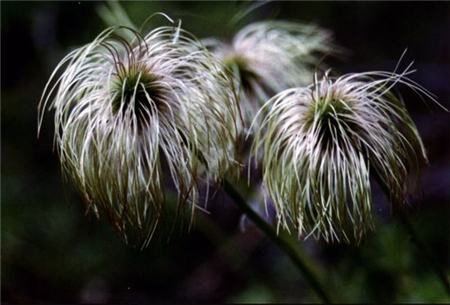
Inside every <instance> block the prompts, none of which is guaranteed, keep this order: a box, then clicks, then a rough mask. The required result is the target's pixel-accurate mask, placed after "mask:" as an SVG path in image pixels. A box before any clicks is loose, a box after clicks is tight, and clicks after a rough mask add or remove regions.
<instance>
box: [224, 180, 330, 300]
mask: <svg viewBox="0 0 450 305" xmlns="http://www.w3.org/2000/svg"><path fill="white" fill-rule="evenodd" d="M222 188H223V190H224V191H225V192H226V193H227V194H228V196H230V197H231V198H232V199H233V201H234V202H235V203H236V204H237V205H238V206H239V208H240V209H241V210H242V211H243V212H244V213H245V215H246V216H247V217H248V218H249V219H250V220H252V221H253V223H254V224H255V225H256V226H257V227H258V228H259V229H260V230H261V231H262V232H263V233H264V234H265V235H266V236H267V237H268V238H269V239H270V240H271V241H273V242H274V243H275V244H276V245H277V246H278V247H280V249H281V250H282V251H283V252H284V253H285V254H286V255H287V256H288V257H289V258H290V259H291V261H292V262H293V263H294V265H295V266H296V267H297V268H298V269H299V271H300V272H301V273H302V274H303V276H304V277H305V280H306V281H307V282H308V283H309V285H310V286H311V288H313V289H314V291H315V292H316V294H317V295H318V296H319V298H320V299H321V300H322V301H323V302H324V303H331V300H330V297H329V296H328V294H327V293H326V292H325V289H324V288H323V287H322V285H321V283H320V282H319V280H318V279H317V277H316V275H315V274H314V273H313V272H312V270H310V268H309V267H308V266H307V264H306V263H305V262H304V261H303V260H302V258H301V257H300V255H299V253H298V252H297V251H296V250H295V248H294V247H292V245H291V244H290V243H289V242H288V241H287V240H286V239H284V238H283V237H281V236H279V235H278V234H277V233H276V232H275V230H274V229H273V227H272V226H271V225H269V224H268V223H267V222H266V221H265V220H264V219H262V218H261V217H260V216H259V215H258V214H257V213H256V212H255V211H253V209H252V208H251V207H250V206H249V205H248V204H247V202H246V201H245V199H244V198H242V196H241V195H240V194H239V192H238V191H237V190H236V189H235V188H234V187H233V186H232V185H231V184H230V183H229V182H228V181H227V180H224V181H223V182H222Z"/></svg>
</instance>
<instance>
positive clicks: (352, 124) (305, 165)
mask: <svg viewBox="0 0 450 305" xmlns="http://www.w3.org/2000/svg"><path fill="white" fill-rule="evenodd" d="M408 68H409V67H408ZM411 72H412V71H409V70H408V69H406V70H405V71H404V72H403V73H401V74H396V73H389V72H367V73H356V74H347V75H344V76H341V77H339V78H336V79H333V78H330V77H328V75H327V74H326V75H325V76H324V77H323V79H321V80H315V82H314V83H313V84H312V85H310V86H308V87H304V88H294V89H289V90H285V91H283V92H281V93H279V94H278V95H276V96H275V97H273V98H272V99H270V100H269V101H268V102H267V104H266V105H265V106H264V107H269V108H270V111H269V113H268V114H267V116H266V117H265V118H264V121H263V130H259V131H258V132H257V135H256V139H255V144H254V147H253V153H254V154H257V153H258V151H259V148H262V149H261V151H260V152H262V154H263V176H264V178H263V179H264V183H265V185H266V187H267V189H268V192H269V194H270V197H271V198H272V200H273V202H274V204H275V207H276V210H277V217H278V225H279V226H282V227H284V228H285V229H288V230H289V228H290V227H291V226H293V227H294V228H295V229H296V230H297V233H298V235H299V237H300V236H305V234H306V237H308V236H310V235H313V236H315V237H316V238H318V237H323V238H324V239H325V240H326V241H341V240H343V241H346V242H350V241H351V240H356V241H359V240H360V239H361V237H362V236H363V235H364V233H365V232H366V231H367V230H368V229H369V228H371V227H372V221H371V206H372V202H371V201H372V199H371V186H370V179H369V176H370V174H372V175H374V174H375V175H377V176H378V177H379V180H380V181H381V183H383V184H385V185H386V186H388V187H389V191H390V194H389V195H390V196H391V199H392V201H393V202H395V203H403V202H405V200H406V198H407V195H408V191H409V190H410V187H411V185H410V184H409V183H408V179H407V178H408V176H410V175H413V176H414V175H415V176H416V177H418V173H419V169H420V168H421V166H423V165H424V164H425V163H426V162H427V157H426V154H425V149H424V146H423V144H422V141H421V139H420V136H419V134H418V131H417V129H416V127H415V125H414V123H413V121H412V120H411V117H410V116H409V114H408V112H407V110H406V108H405V105H404V103H403V102H402V100H401V98H400V97H398V96H396V95H394V94H393V93H392V90H391V89H392V87H393V86H394V85H395V84H398V83H401V84H404V85H406V86H408V87H410V88H412V89H413V90H414V91H416V92H419V93H422V94H424V95H426V96H428V97H430V98H432V97H431V96H430V95H429V93H428V92H427V91H425V90H424V89H423V88H422V87H420V86H419V85H417V84H416V83H414V82H413V81H412V80H410V79H409V78H407V77H406V75H408V74H409V73H411Z"/></svg>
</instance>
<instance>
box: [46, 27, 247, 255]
mask: <svg viewBox="0 0 450 305" xmlns="http://www.w3.org/2000/svg"><path fill="white" fill-rule="evenodd" d="M118 30H121V31H123V30H124V28H123V27H113V28H108V29H107V30H105V31H104V32H102V33H101V34H100V35H99V36H98V37H97V38H95V39H94V41H93V42H91V43H89V44H87V45H85V46H83V47H81V48H78V49H76V50H74V51H72V52H71V53H70V54H68V55H67V56H66V57H65V58H64V59H63V60H62V61H61V63H60V64H59V65H58V66H57V68H56V69H55V72H54V73H53V74H52V76H51V77H50V80H49V82H48V84H47V86H46V88H45V90H44V93H43V97H42V99H41V102H40V105H39V127H40V126H41V123H42V117H43V114H44V110H46V109H48V108H52V109H54V111H55V143H56V147H57V150H58V153H59V158H60V163H61V167H62V171H63V173H64V174H65V175H66V176H67V177H68V178H69V179H70V180H72V182H74V184H75V186H76V187H77V188H78V189H79V190H80V192H81V193H82V194H83V196H84V197H85V198H86V201H87V204H88V208H89V209H91V210H94V211H95V212H96V213H97V214H100V215H101V214H105V215H107V216H108V218H109V219H110V221H111V222H112V224H113V225H114V226H115V228H116V229H117V230H118V231H119V232H120V233H121V234H122V235H123V237H124V239H125V240H126V241H130V240H131V239H136V240H137V243H139V244H140V245H141V246H143V247H144V246H146V245H147V244H148V241H149V240H150V237H151V236H152V234H153V232H154V230H155V228H156V226H157V224H158V223H159V222H161V217H162V216H163V215H164V214H166V213H167V212H168V210H169V208H168V207H167V206H166V204H165V190H164V187H165V186H166V184H167V178H171V180H172V183H173V184H174V185H175V187H176V190H177V192H178V203H179V206H178V210H184V209H185V208H186V207H187V206H190V208H191V211H192V213H193V212H194V209H195V207H197V204H198V186H199V184H200V183H202V182H206V183H208V181H209V180H211V179H212V180H216V179H219V178H220V177H221V176H222V175H223V174H224V173H225V171H227V170H228V168H229V167H230V165H231V163H232V162H234V143H235V137H236V128H237V127H236V124H238V123H237V122H238V121H239V105H238V103H237V97H236V94H235V92H234V91H233V86H232V83H231V81H230V79H229V78H228V76H227V75H226V74H225V73H224V72H223V68H222V66H221V65H220V64H219V63H218V61H217V60H216V59H214V58H213V57H212V56H211V55H210V53H209V52H208V51H207V50H206V49H205V48H204V47H203V46H202V45H201V44H200V43H199V41H198V40H196V39H195V38H194V37H192V36H191V35H190V34H189V33H187V32H185V31H183V30H182V29H180V28H179V27H171V26H168V27H160V28H157V29H155V30H153V31H151V32H150V33H148V34H147V35H145V36H141V35H140V34H139V33H137V32H135V31H133V30H131V29H127V30H128V31H129V32H130V33H132V35H126V37H127V38H123V37H121V36H119V35H118V34H117V31H118ZM129 37H132V38H131V39H130V38H129ZM57 73H60V74H61V75H60V76H56V75H57ZM205 164H207V167H208V170H206V166H205ZM166 168H168V170H165V169H166ZM169 180H170V179H169Z"/></svg>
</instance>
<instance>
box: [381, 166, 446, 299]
mask: <svg viewBox="0 0 450 305" xmlns="http://www.w3.org/2000/svg"><path fill="white" fill-rule="evenodd" d="M373 172H374V173H376V171H375V170H373ZM374 177H375V180H376V181H377V183H378V185H379V186H380V187H381V189H382V190H383V192H384V194H385V195H386V196H387V198H390V192H389V188H388V187H387V185H386V184H385V183H384V182H383V180H381V178H380V176H379V175H378V174H375V175H374ZM393 207H394V208H393V211H394V213H395V215H397V216H398V217H399V218H400V223H401V224H402V225H403V227H404V228H405V230H406V231H407V232H408V234H409V235H410V236H411V241H412V242H413V243H414V244H415V245H416V247H417V249H418V250H419V251H420V252H421V253H422V255H423V257H424V258H425V259H426V260H427V261H428V263H429V264H430V265H431V266H432V267H433V268H434V271H435V272H436V274H437V275H438V277H439V278H440V280H441V282H442V285H444V288H445V289H446V291H447V294H448V295H450V284H449V281H448V278H447V275H446V274H445V272H444V270H443V269H442V267H441V265H440V264H439V262H438V261H437V259H436V258H435V257H434V256H433V255H432V254H431V251H430V250H429V247H428V245H427V244H426V243H425V242H424V241H423V240H422V239H421V238H420V237H419V235H418V234H417V232H416V230H415V229H414V226H413V224H412V223H411V221H410V220H409V217H408V214H407V213H406V212H405V211H403V209H402V208H401V207H400V204H399V203H398V202H394V204H393Z"/></svg>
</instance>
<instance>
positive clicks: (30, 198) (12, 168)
mask: <svg viewBox="0 0 450 305" xmlns="http://www.w3.org/2000/svg"><path fill="white" fill-rule="evenodd" d="M99 5H101V3H100V2H32V3H31V2H2V3H1V42H2V48H1V76H2V77H1V99H2V106H3V107H2V108H3V109H2V110H3V111H2V117H1V132H2V134H1V139H2V143H1V144H2V145H1V153H2V160H1V165H2V168H1V178H2V179H1V201H2V219H1V220H2V221H1V233H2V236H1V240H2V242H1V247H2V255H1V261H2V270H1V271H2V272H1V280H2V289H1V292H2V301H6V302H9V303H40V302H45V303H85V302H86V303H89V302H94V303H104V302H106V303H143V302H149V301H151V302H175V301H176V302H185V301H196V302H199V301H210V302H211V301H213V302H314V301H317V299H316V296H315V295H314V293H313V291H312V290H311V289H310V288H309V287H308V286H307V284H306V283H305V282H304V280H303V278H302V276H301V275H300V274H299V273H298V272H297V270H296V269H295V268H293V265H292V264H291V262H290V261H289V260H288V258H287V257H285V255H284V254H282V253H281V252H280V251H279V250H278V248H276V247H275V246H274V245H273V244H271V243H270V242H269V241H268V240H267V239H265V238H264V237H263V236H262V235H261V234H260V232H259V231H258V230H257V229H256V228H254V227H252V226H251V225H248V226H247V229H246V230H245V231H244V232H242V231H241V229H240V227H239V222H240V217H241V215H240V211H239V210H237V208H236V207H235V205H233V204H230V203H229V199H228V198H227V197H226V195H224V194H222V193H220V192H219V193H218V194H217V195H216V196H215V197H214V199H213V200H212V201H211V202H210V204H209V206H208V207H209V209H210V214H209V215H205V214H201V213H198V215H197V216H198V217H197V221H196V223H195V225H194V227H193V228H192V230H191V231H190V232H189V233H180V234H176V235H173V236H172V237H171V239H170V240H167V239H165V238H161V237H160V238H157V239H155V240H154V241H153V242H152V244H151V246H150V247H149V248H148V249H146V250H144V251H142V252H140V251H138V250H135V249H133V248H129V247H127V246H126V245H124V244H123V243H122V241H121V240H120V238H119V237H118V235H117V234H115V232H113V231H112V229H111V227H110V226H109V224H108V223H107V222H106V221H103V220H102V221H97V220H96V219H95V218H94V217H93V216H92V215H88V216H85V215H84V212H85V211H84V207H83V205H82V204H81V198H80V196H79V195H78V194H77V193H76V192H75V191H74V190H73V189H72V188H71V186H70V185H69V184H64V183H63V182H62V179H61V175H60V171H59V164H58V160H57V156H56V153H55V152H53V151H52V134H53V129H52V128H53V122H52V120H51V118H50V116H48V117H47V119H46V120H44V126H43V132H42V134H41V136H40V139H37V138H36V125H37V123H36V107H37V103H38V101H39V98H40V94H41V92H42V90H43V87H44V85H45V83H46V81H47V79H48V77H49V75H50V73H51V71H52V70H53V68H54V67H55V66H56V64H57V63H58V62H59V60H61V58H62V57H63V56H64V55H65V54H66V53H67V52H68V51H69V50H70V49H72V48H73V47H76V46H79V45H81V44H84V43H86V42H88V41H90V40H92V39H93V38H94V37H95V36H96V35H97V34H98V33H99V32H100V31H101V30H102V29H103V28H104V27H105V25H104V23H103V22H102V20H101V19H100V18H99V16H98V14H97V9H98V6H99ZM247 6H248V3H247V4H245V3H236V2H125V3H123V7H124V8H125V10H126V11H127V13H128V14H129V15H130V16H131V18H132V19H133V21H135V23H136V24H138V25H139V24H140V23H141V22H143V21H144V20H145V19H146V18H147V17H148V16H149V15H150V14H152V13H154V12H157V11H162V12H165V13H167V14H168V15H170V16H172V17H173V18H182V20H183V27H184V28H186V29H188V30H190V31H192V32H193V33H195V34H196V35H197V36H198V37H200V38H204V37H208V36H212V35H214V36H218V37H222V38H224V39H229V38H231V37H232V35H233V33H234V32H235V31H237V30H238V29H239V28H240V27H242V25H244V24H247V23H249V22H251V21H254V20H260V19H267V18H276V19H287V20H298V21H303V22H308V21H311V22H315V23H317V24H319V25H321V26H323V27H325V28H328V29H330V30H332V31H333V32H334V34H335V35H334V37H335V40H336V41H337V42H338V43H339V44H340V45H342V46H343V47H345V48H346V49H348V50H349V53H348V54H347V55H346V56H345V57H344V58H340V59H336V58H330V59H327V63H328V64H329V65H330V66H331V67H333V69H334V71H335V72H340V73H346V72H362V71H366V70H393V69H394V67H395V65H396V62H397V60H398V59H399V57H400V55H401V53H402V52H403V50H404V49H405V48H406V47H408V52H407V54H406V60H405V63H407V62H409V61H411V60H413V59H415V65H414V66H415V67H416V68H417V69H418V71H417V73H415V74H414V75H413V76H412V79H414V80H415V81H417V82H419V83H420V84H422V85H423V86H424V87H425V88H427V89H429V90H430V91H432V92H433V93H435V94H436V95H437V96H438V101H439V102H440V103H442V104H443V105H444V106H445V107H447V108H450V55H449V54H450V16H449V12H450V4H449V3H448V2H441V3H431V2H427V3H417V2H416V3H401V2H397V3H387V2H384V3H373V2H370V3H365V2H338V3H334V2H320V3H316V2H281V3H278V2H273V3H269V4H267V5H264V6H262V7H260V8H258V9H256V10H255V11H253V12H252V13H251V14H250V15H248V16H247V17H246V18H244V19H243V20H242V21H241V23H239V24H237V25H236V26H234V27H233V25H231V24H230V20H231V19H232V17H233V16H234V15H235V14H236V13H237V12H239V11H241V10H242V9H243V8H245V7H247ZM155 22H156V21H155ZM155 25H157V24H155ZM400 91H401V88H400ZM402 94H403V95H404V97H405V101H406V106H407V108H408V110H409V111H410V113H411V116H412V117H413V119H414V121H415V122H416V124H417V126H418V129H419V132H420V134H421V135H422V137H423V139H424V142H425V146H426V148H427V150H428V154H429V159H430V166H429V167H428V168H427V169H426V170H425V171H424V173H423V179H422V183H421V188H420V190H419V191H418V192H417V194H416V195H415V196H414V197H413V198H412V200H411V204H410V207H409V211H410V216H411V220H412V222H413V223H414V225H415V227H416V229H417V231H418V232H419V234H420V236H421V238H422V239H424V240H425V241H426V242H427V243H428V244H429V245H430V247H431V249H432V252H433V255H434V256H435V257H437V259H438V260H439V263H440V264H441V265H442V266H443V268H445V271H446V273H447V274H448V268H449V244H450V243H449V242H450V240H449V238H450V235H449V232H450V231H449V216H450V214H449V207H450V206H449V201H450V188H449V185H450V159H449V156H450V146H449V143H450V125H449V122H450V121H449V115H448V113H445V112H443V111H442V110H440V109H439V108H438V107H436V106H435V105H432V104H431V103H424V102H422V101H421V100H420V99H419V98H418V97H417V96H414V95H413V94H411V92H402ZM373 195H374V198H375V204H376V208H375V209H374V212H375V213H376V214H377V227H376V231H375V232H373V233H371V234H369V235H368V236H367V238H366V239H365V240H364V241H363V242H362V244H361V245H360V246H359V247H357V246H353V245H339V244H326V243H324V242H322V241H314V240H307V241H306V242H304V241H299V244H302V245H303V248H304V249H305V251H306V253H307V254H309V255H310V256H312V257H313V260H314V261H315V263H316V264H317V265H318V266H319V272H320V275H321V278H322V280H323V282H324V283H325V285H326V287H327V289H328V290H329V291H330V292H331V294H332V296H333V298H334V299H335V300H337V301H345V302H444V303H445V302H450V298H449V297H448V295H447V294H446V292H445V290H444V288H443V286H442V284H441V283H440V281H439V279H438V277H437V276H436V274H435V273H434V272H433V270H432V268H431V267H430V265H429V264H428V262H427V261H426V260H425V259H424V258H423V256H422V255H421V254H420V252H418V250H417V248H416V247H415V245H414V244H413V243H411V239H410V236H409V235H408V234H407V232H406V231H405V230H404V228H403V227H402V226H401V225H400V223H399V221H398V220H397V219H396V218H393V217H391V214H390V210H389V204H388V202H387V201H386V198H385V197H384V196H383V195H382V193H381V192H380V190H378V189H375V190H374V194H373Z"/></svg>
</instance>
